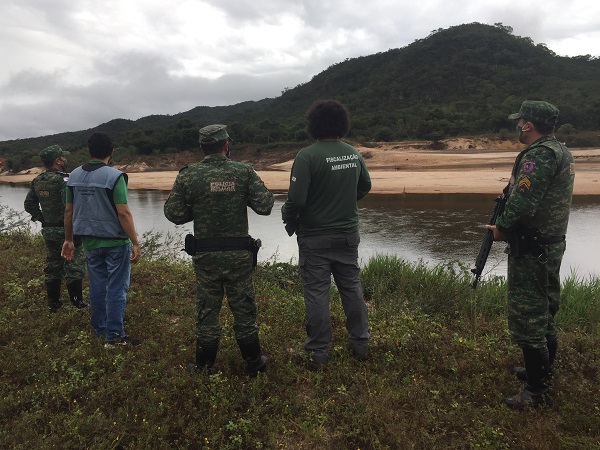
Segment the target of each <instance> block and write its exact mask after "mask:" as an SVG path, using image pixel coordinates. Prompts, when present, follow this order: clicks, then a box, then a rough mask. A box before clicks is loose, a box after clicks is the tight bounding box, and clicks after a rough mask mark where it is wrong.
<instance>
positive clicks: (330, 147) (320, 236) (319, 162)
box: [281, 100, 371, 369]
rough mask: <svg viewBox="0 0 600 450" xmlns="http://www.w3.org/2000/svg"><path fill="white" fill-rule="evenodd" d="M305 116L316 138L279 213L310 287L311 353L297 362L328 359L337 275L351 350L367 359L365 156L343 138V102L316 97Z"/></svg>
mask: <svg viewBox="0 0 600 450" xmlns="http://www.w3.org/2000/svg"><path fill="white" fill-rule="evenodd" d="M307 119H308V132H309V133H310V135H311V136H312V137H314V138H315V139H316V140H317V142H315V143H314V144H312V145H310V146H309V147H306V148H303V149H302V150H300V152H299V153H298V154H297V155H296V158H295V160H294V165H293V166H292V171H291V174H290V187H289V190H288V198H287V200H286V202H285V204H284V205H283V207H282V209H281V214H282V218H283V222H284V223H285V229H286V231H287V232H288V234H289V235H290V236H292V235H293V234H294V233H296V235H297V238H298V251H299V265H300V271H301V274H302V281H303V286H304V304H305V316H306V317H305V318H306V333H307V338H306V341H305V343H304V350H305V351H306V355H301V358H298V359H301V360H302V361H305V362H307V363H308V366H309V368H311V369H320V368H323V367H325V365H326V364H327V362H328V359H329V349H328V347H329V343H330V341H331V336H332V330H331V318H330V313H329V289H330V286H331V276H332V275H333V279H334V280H335V284H336V286H337V289H338V291H339V293H340V297H341V299H342V305H343V307H344V313H345V314H346V329H347V330H348V347H349V350H350V352H351V354H352V355H353V356H354V357H356V358H357V359H359V360H365V359H367V355H368V346H369V331H368V320H367V306H366V304H365V301H364V297H363V290H362V286H361V283H360V277H359V274H360V267H359V265H358V244H359V242H360V236H359V233H358V205H357V201H358V200H360V199H361V198H363V197H364V196H365V195H367V193H368V192H369V191H370V190H371V178H370V176H369V172H368V170H367V167H366V165H365V162H364V160H363V157H362V156H361V154H360V153H359V152H358V151H357V150H356V149H355V148H354V147H352V146H351V145H349V144H347V143H345V142H342V141H341V138H343V137H344V136H345V135H346V134H347V133H348V130H349V128H350V120H349V117H348V112H347V110H346V108H345V107H344V106H343V105H342V104H341V103H339V102H337V101H335V100H318V101H316V102H315V103H313V105H312V106H311V107H310V109H309V111H308V113H307ZM304 356H306V358H304Z"/></svg>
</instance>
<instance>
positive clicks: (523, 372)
mask: <svg viewBox="0 0 600 450" xmlns="http://www.w3.org/2000/svg"><path fill="white" fill-rule="evenodd" d="M546 345H547V346H548V361H549V364H550V365H549V367H548V382H550V381H552V377H553V376H554V360H555V359H556V352H557V351H558V338H557V336H547V337H546ZM511 372H512V373H513V374H514V375H515V376H516V377H517V379H519V380H521V381H527V369H525V367H513V368H512V369H511Z"/></svg>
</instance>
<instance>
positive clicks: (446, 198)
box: [0, 183, 600, 277]
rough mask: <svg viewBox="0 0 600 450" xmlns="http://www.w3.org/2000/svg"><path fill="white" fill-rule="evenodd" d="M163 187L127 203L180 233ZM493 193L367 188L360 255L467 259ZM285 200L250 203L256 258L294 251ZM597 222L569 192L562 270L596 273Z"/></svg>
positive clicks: (498, 268)
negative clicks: (284, 217)
mask: <svg viewBox="0 0 600 450" xmlns="http://www.w3.org/2000/svg"><path fill="white" fill-rule="evenodd" d="M26 194H27V187H26V186H22V185H20V186H13V185H9V184H2V183H0V202H1V203H2V204H5V205H7V206H8V207H9V208H11V209H13V210H15V211H17V212H19V211H23V200H24V199H25V195H26ZM167 195H168V193H167V192H164V191H151V190H147V191H145V190H130V191H129V205H130V208H131V211H132V213H133V218H134V221H135V225H136V228H137V231H138V234H139V235H140V236H141V235H142V234H143V233H145V232H148V231H155V232H162V233H167V232H171V233H176V234H178V235H184V234H186V233H188V232H190V231H191V229H192V226H191V224H186V225H182V226H177V227H176V226H175V225H173V224H172V223H171V222H169V221H168V220H167V219H166V218H165V217H164V215H163V212H162V208H163V204H164V201H165V198H166V196H167ZM493 198H494V196H493V195H481V194H407V195H368V196H367V197H365V198H364V199H363V200H361V201H360V202H359V206H360V233H361V244H360V247H359V257H360V259H361V263H362V264H364V263H365V262H367V261H368V260H369V258H370V257H372V256H374V255H376V254H390V255H397V256H398V257H400V258H403V259H405V260H408V261H413V262H418V261H423V262H425V263H427V264H436V263H440V262H444V261H451V260H458V261H463V262H465V263H466V264H467V265H469V266H472V264H473V262H474V260H475V257H476V256H477V253H478V251H479V246H480V244H481V240H482V237H483V234H484V228H483V225H484V224H485V223H486V222H487V220H488V219H489V216H490V214H491V210H492V207H493ZM284 201H285V196H278V197H276V201H275V206H274V208H273V213H272V214H271V215H270V216H266V217H265V216H258V215H257V214H255V213H254V212H253V211H251V210H248V216H249V222H250V234H251V235H252V236H253V237H255V238H260V239H261V241H262V243H263V247H262V248H261V250H260V253H259V260H260V261H265V260H271V261H275V260H276V261H283V262H289V261H297V259H298V248H297V244H296V240H295V237H293V238H290V237H288V235H287V234H286V232H285V230H284V228H283V224H282V222H281V206H282V205H283V202H284ZM599 223H600V195H599V196H576V197H574V199H573V206H572V210H571V218H570V222H569V230H568V233H567V251H566V253H565V257H564V259H563V268H562V271H561V272H562V274H563V276H564V275H567V274H568V273H569V272H570V271H575V272H576V273H577V274H578V275H579V276H582V277H587V276H589V275H594V276H600V239H598V236H597V235H596V232H597V227H598V224H599ZM34 229H39V227H37V228H36V226H34ZM503 250H504V245H503V244H502V243H495V244H494V246H493V247H492V251H491V253H490V256H489V259H488V264H487V265H486V270H485V273H486V274H487V273H492V274H496V275H504V274H505V273H506V255H504V253H503Z"/></svg>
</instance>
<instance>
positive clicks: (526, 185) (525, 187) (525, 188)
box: [517, 177, 531, 195]
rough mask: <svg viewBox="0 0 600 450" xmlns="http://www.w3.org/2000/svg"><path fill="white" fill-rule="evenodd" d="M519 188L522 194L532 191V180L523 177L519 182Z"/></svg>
mask: <svg viewBox="0 0 600 450" xmlns="http://www.w3.org/2000/svg"><path fill="white" fill-rule="evenodd" d="M517 190H518V191H519V193H520V194H521V195H528V194H529V193H530V192H531V180H529V178H528V177H524V178H521V179H520V180H519V183H518V184H517Z"/></svg>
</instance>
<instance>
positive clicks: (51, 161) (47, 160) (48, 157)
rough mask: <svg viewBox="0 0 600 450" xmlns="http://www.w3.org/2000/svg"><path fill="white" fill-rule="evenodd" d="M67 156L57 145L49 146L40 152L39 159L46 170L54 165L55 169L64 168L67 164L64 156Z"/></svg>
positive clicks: (67, 153)
mask: <svg viewBox="0 0 600 450" xmlns="http://www.w3.org/2000/svg"><path fill="white" fill-rule="evenodd" d="M69 154H70V153H69V152H67V151H65V150H63V149H62V148H60V147H59V146H58V145H51V146H50V147H46V148H45V149H44V150H42V151H41V152H40V158H41V159H42V162H43V163H44V166H46V167H47V168H50V167H53V166H54V165H55V164H56V167H57V168H64V167H65V166H66V164H67V158H65V156H67V155H69ZM57 160H58V161H57Z"/></svg>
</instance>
